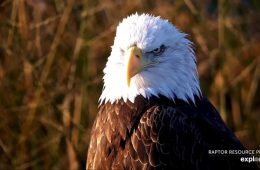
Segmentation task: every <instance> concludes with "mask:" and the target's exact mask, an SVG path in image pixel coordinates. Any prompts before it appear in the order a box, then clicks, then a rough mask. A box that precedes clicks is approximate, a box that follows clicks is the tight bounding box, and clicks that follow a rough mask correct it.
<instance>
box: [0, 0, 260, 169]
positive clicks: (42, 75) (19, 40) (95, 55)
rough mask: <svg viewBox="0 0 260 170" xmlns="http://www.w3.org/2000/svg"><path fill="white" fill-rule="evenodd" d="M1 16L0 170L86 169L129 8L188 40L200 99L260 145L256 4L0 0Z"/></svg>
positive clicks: (259, 18) (238, 0)
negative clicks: (105, 80)
mask: <svg viewBox="0 0 260 170" xmlns="http://www.w3.org/2000/svg"><path fill="white" fill-rule="evenodd" d="M0 11H1V12H0V169H46V170H47V169H57V170H60V169H70V170H72V169H85V163H86V162H85V161H86V156H87V148H88V144H89V137H90V129H91V126H92V123H93V120H94V118H95V116H96V113H97V105H98V98H99V96H100V94H101V90H102V76H103V73H102V70H103V68H104V66H105V63H106V60H107V57H108V56H109V54H110V46H111V45H112V44H113V38H114V35H115V29H116V26H117V24H118V22H120V21H121V20H122V19H123V18H124V17H126V16H127V15H129V14H132V13H135V12H138V13H142V12H145V13H150V14H154V15H160V16H162V17H163V18H166V19H168V20H170V21H171V22H172V23H174V24H175V25H176V26H177V27H178V28H179V29H180V30H182V31H184V32H186V33H188V34H189V35H190V36H189V38H190V39H191V40H192V41H193V42H194V49H195V51H196V54H197V60H198V71H199V75H200V81H201V86H202V89H203V92H204V94H205V95H206V96H208V97H209V99H210V100H211V102H213V104H214V106H215V107H216V108H217V109H218V110H219V111H220V114H221V116H222V118H223V119H224V120H225V122H226V123H227V124H228V126H229V127H230V128H231V129H232V130H233V131H234V132H235V134H236V136H237V137H238V138H239V139H240V140H241V141H242V143H243V144H244V145H245V146H246V147H247V148H249V149H260V123H259V121H260V97H259V94H260V91H259V78H260V70H259V69H260V13H259V12H260V1H258V0H232V1H225V0H200V1H199V0H156V1H152V0H115V1H112V0H102V1H101V0H77V1H76V0H46V1H43V0H2V1H0Z"/></svg>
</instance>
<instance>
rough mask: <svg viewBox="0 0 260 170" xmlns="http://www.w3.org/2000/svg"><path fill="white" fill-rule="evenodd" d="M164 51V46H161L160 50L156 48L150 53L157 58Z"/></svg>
mask: <svg viewBox="0 0 260 170" xmlns="http://www.w3.org/2000/svg"><path fill="white" fill-rule="evenodd" d="M164 50H165V45H161V46H160V48H156V49H154V50H153V51H151V52H152V53H153V54H154V55H156V56H158V55H161V54H162V53H163V52H164Z"/></svg>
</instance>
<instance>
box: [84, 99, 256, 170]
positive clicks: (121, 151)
mask: <svg viewBox="0 0 260 170" xmlns="http://www.w3.org/2000/svg"><path fill="white" fill-rule="evenodd" d="M100 107H101V108H100V112H99V113H98V116H97V119H96V121H95V123H94V126H93V127H94V128H93V129H92V138H91V143H90V147H89V152H88V160H87V169H111V168H112V169H179V170H182V169H183V170H189V169H194V170H195V169H198V170H203V169H218V170H219V169H257V167H256V166H255V165H254V164H247V163H243V162H241V161H240V157H237V156H230V155H229V156H223V155H215V156H214V155H210V154H208V150H217V149H239V150H244V149H245V148H244V147H243V146H242V145H241V144H240V142H239V141H238V140H237V138H236V137H235V136H234V134H233V133H232V132H231V131H230V130H229V129H228V128H227V127H226V126H225V124H224V122H223V121H222V119H221V117H220V116H219V114H218V113H217V111H216V110H215V109H214V107H213V106H212V105H211V104H210V103H209V102H208V100H207V99H206V98H202V99H199V98H196V105H190V104H189V103H187V102H185V101H183V100H176V101H175V102H172V101H171V100H168V99H167V98H165V97H159V98H157V97H152V98H151V99H149V100H147V99H145V98H144V97H142V96H141V95H139V96H138V97H137V98H136V100H135V102H134V103H131V102H129V101H128V102H124V101H123V100H120V101H118V103H114V104H110V103H106V104H102V105H101V106H100ZM116 110H119V114H117V111H116ZM108 117H111V118H112V119H110V120H109V121H107V120H108ZM119 122H121V123H119ZM128 125H131V126H130V127H128ZM110 129H114V131H113V132H111V133H106V132H107V131H109V130H110ZM124 134H126V136H125V135H124ZM99 139H100V140H101V141H100V140H99ZM99 141H100V142H99ZM240 156H245V155H240Z"/></svg>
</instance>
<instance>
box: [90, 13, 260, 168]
mask: <svg viewBox="0 0 260 170" xmlns="http://www.w3.org/2000/svg"><path fill="white" fill-rule="evenodd" d="M103 80H104V88H103V92H102V94H101V97H100V101H99V102H100V103H99V112H98V115H97V118H96V120H95V122H94V125H93V128H92V132H91V141H90V145H89V149H88V158H87V165H86V169H137V170H139V169H177V170H189V169H194V170H195V169H198V170H203V169H217V170H219V169H220V170H225V169H236V168H237V169H257V167H256V165H255V164H252V163H250V164H249V163H247V162H241V160H240V158H241V156H248V155H237V156H235V155H230V154H226V155H221V154H217V153H216V151H217V150H223V151H224V150H226V151H229V150H245V148H244V147H243V145H242V144H241V143H240V142H239V141H238V139H237V138H236V137H235V135H234V134H233V133H232V132H231V130H230V129H229V128H228V127H227V126H226V125H225V124H224V122H223V120H222V119H221V117H220V115H219V113H218V112H217V110H216V109H215V108H214V106H213V105H212V104H211V103H210V102H209V101H208V100H207V98H206V97H204V96H203V95H202V93H201V89H200V85H199V80H198V74H197V68H196V60H195V54H194V51H193V49H192V43H191V41H189V40H188V39H187V38H186V34H184V33H182V32H180V31H179V30H178V29H177V28H176V27H175V26H173V25H172V24H171V23H169V22H168V21H167V20H164V19H161V18H160V17H155V16H151V15H148V14H141V15H139V14H133V15H131V16H128V17H127V18H125V19H123V21H122V22H121V23H120V24H119V25H118V27H117V30H116V36H115V39H114V44H113V46H112V52H111V55H110V56H109V58H108V61H107V64H106V67H105V69H104V77H103ZM214 151H215V152H214ZM212 153H213V154H212ZM214 153H215V154H214Z"/></svg>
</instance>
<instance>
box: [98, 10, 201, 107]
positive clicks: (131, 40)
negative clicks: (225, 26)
mask: <svg viewBox="0 0 260 170" xmlns="http://www.w3.org/2000/svg"><path fill="white" fill-rule="evenodd" d="M104 74H105V75H104V77H103V79H104V88H103V92H102V94H101V97H100V102H103V101H104V102H111V103H113V102H116V101H117V100H119V99H121V98H122V99H124V100H125V101H126V100H127V99H128V100H130V101H131V102H134V99H135V97H136V96H138V95H142V96H144V97H145V98H149V97H150V96H152V95H154V96H158V95H163V96H165V97H167V98H169V99H172V100H174V99H176V98H178V99H182V100H185V101H188V100H191V101H194V96H200V94H201V91H200V86H199V80H198V74H197V69H196V59H195V56H194V51H193V49H192V47H191V42H190V41H189V40H188V39H187V38H186V34H184V33H182V32H180V31H179V30H178V29H177V28H176V27H174V26H173V25H172V24H171V23H169V22H168V21H167V20H163V19H161V18H160V17H154V16H151V15H147V14H141V15H139V14H134V15H131V16H129V17H127V18H125V19H123V21H122V22H121V23H120V24H119V25H118V27H117V30H116V36H115V39H114V45H113V46H112V52H111V55H110V56H109V58H108V61H107V64H106V67H105V69H104Z"/></svg>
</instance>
